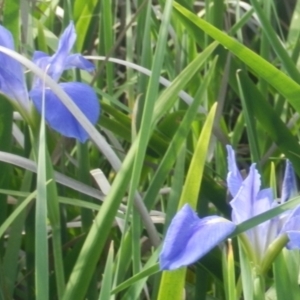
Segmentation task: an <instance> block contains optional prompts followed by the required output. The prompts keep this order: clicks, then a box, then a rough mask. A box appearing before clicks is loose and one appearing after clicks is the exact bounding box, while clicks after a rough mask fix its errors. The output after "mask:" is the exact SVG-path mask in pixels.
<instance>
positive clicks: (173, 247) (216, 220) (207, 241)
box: [159, 204, 236, 270]
mask: <svg viewBox="0 0 300 300" xmlns="http://www.w3.org/2000/svg"><path fill="white" fill-rule="evenodd" d="M235 228H236V225H235V224H233V223H232V222H230V221H228V220H226V219H224V218H221V217H218V216H211V217H206V218H203V219H200V218H198V216H197V215H196V213H195V212H194V211H193V210H192V208H191V207H190V206H189V205H188V204H185V205H184V206H183V207H182V209H181V210H180V211H179V212H178V213H177V214H176V215H175V217H174V218H173V220H172V222H171V224H170V226H169V229H168V231H167V234H166V237H165V240H164V242H163V247H162V251H161V253H160V256H159V263H160V268H161V269H162V270H174V269H178V268H180V267H183V266H187V265H190V264H192V263H194V262H195V261H197V260H198V259H199V258H201V257H202V256H204V255H205V254H206V253H208V252H209V251H210V250H211V249H212V248H214V247H215V246H217V245H218V244H219V243H220V242H222V241H223V240H224V239H225V238H226V237H228V236H229V235H230V234H231V233H232V232H233V231H234V230H235Z"/></svg>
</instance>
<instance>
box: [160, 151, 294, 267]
mask: <svg viewBox="0 0 300 300" xmlns="http://www.w3.org/2000/svg"><path fill="white" fill-rule="evenodd" d="M227 151H228V169H229V172H228V176H227V184H228V189H229V192H230V193H231V195H232V197H233V199H232V200H231V202H230V205H231V207H232V216H231V217H232V222H231V221H228V220H226V219H224V218H222V217H219V216H210V217H206V218H199V217H198V216H197V215H196V213H195V212H194V211H193V210H192V208H191V207H190V206H189V205H188V204H185V205H184V206H183V207H182V208H181V210H180V211H179V212H177V214H176V215H175V217H174V218H173V220H172V222H171V224H170V226H169V228H168V231H167V234H166V237H165V240H164V242H163V245H162V251H161V253H160V256H159V263H160V268H161V269H162V270H174V269H177V268H180V267H183V266H187V265H190V264H192V263H194V262H195V261H197V260H198V259H200V258H201V257H202V256H204V255H205V254H206V253H208V252H209V251H210V250H211V249H212V248H214V247H215V246H217V245H218V244H219V243H221V242H222V241H224V240H225V239H226V238H227V237H228V236H229V235H230V234H231V233H233V231H234V230H235V228H236V225H237V224H240V223H242V222H244V221H246V220H248V219H251V218H252V217H254V216H256V215H258V214H261V213H263V212H266V211H267V210H269V209H271V208H273V207H275V206H276V205H278V203H277V201H274V199H273V196H272V191H271V189H269V188H268V189H262V190H260V185H261V181H260V175H259V174H258V172H257V170H256V168H255V164H252V165H251V167H250V170H249V174H248V176H247V177H246V179H243V178H242V176H241V173H240V171H239V170H238V167H237V165H236V161H235V154H234V151H233V149H232V148H231V146H227ZM295 194H296V181H295V175H294V170H293V167H292V165H291V163H290V162H289V161H287V164H286V169H285V176H284V180H283V186H282V197H281V202H284V201H286V200H287V199H288V198H290V197H291V196H294V195H295ZM282 234H286V235H287V236H288V239H289V241H288V243H287V245H286V247H287V248H288V249H295V248H297V249H300V206H298V207H296V208H295V209H294V210H291V211H286V212H284V213H283V214H281V215H280V216H278V217H275V218H273V219H271V220H268V221H266V222H264V223H262V224H260V225H258V226H256V227H255V228H252V229H250V230H248V231H247V232H246V237H247V238H248V240H249V245H251V246H252V247H253V252H254V253H255V256H256V259H257V261H258V262H261V260H262V258H263V256H264V254H265V253H266V251H267V249H268V246H269V245H270V244H271V243H272V242H273V241H274V240H275V239H276V238H277V237H279V236H281V235H282Z"/></svg>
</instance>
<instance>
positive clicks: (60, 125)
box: [30, 82, 100, 143]
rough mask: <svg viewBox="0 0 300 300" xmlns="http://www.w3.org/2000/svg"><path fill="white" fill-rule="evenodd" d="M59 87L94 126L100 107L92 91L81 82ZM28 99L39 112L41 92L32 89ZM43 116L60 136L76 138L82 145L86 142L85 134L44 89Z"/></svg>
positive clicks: (65, 110) (52, 95) (75, 120)
mask: <svg viewBox="0 0 300 300" xmlns="http://www.w3.org/2000/svg"><path fill="white" fill-rule="evenodd" d="M60 86H61V88H62V89H63V90H64V91H65V92H66V93H67V94H68V95H69V96H70V98H71V99H72V100H73V101H74V103H75V104H76V105H77V106H78V108H79V109H80V110H81V111H82V112H83V113H84V114H85V116H86V117H87V118H88V119H89V121H90V122H91V123H92V124H95V123H96V122H97V120H98V117H99V113H100V106H99V102H98V99H97V96H96V94H95V92H94V90H93V89H92V88H91V87H90V86H89V85H86V84H84V83H81V82H69V83H61V84H60ZM30 97H31V99H32V101H33V103H34V105H35V107H36V108H37V110H38V111H39V112H41V108H42V97H43V90H42V89H41V88H35V89H33V90H32V91H31V92H30ZM45 114H46V116H45V118H46V121H47V123H48V124H49V126H50V127H51V128H53V129H54V130H56V131H58V132H59V133H61V134H62V135H64V136H67V137H73V138H76V139H78V140H79V141H80V142H82V143H83V142H85V141H86V140H87V138H88V134H87V132H86V131H85V130H84V129H83V127H82V126H81V125H80V124H79V122H78V121H77V119H76V118H75V117H74V116H73V115H72V114H71V113H70V112H69V110H68V109H67V108H66V107H65V106H64V104H63V103H62V102H61V101H60V100H59V98H58V97H57V96H56V95H55V94H54V93H53V92H52V90H50V89H49V88H46V89H45Z"/></svg>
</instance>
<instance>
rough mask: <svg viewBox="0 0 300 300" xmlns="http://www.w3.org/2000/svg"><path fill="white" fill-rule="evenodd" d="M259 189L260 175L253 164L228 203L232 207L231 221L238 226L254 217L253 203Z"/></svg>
mask: <svg viewBox="0 0 300 300" xmlns="http://www.w3.org/2000/svg"><path fill="white" fill-rule="evenodd" d="M259 188H260V175H259V174H258V172H257V170H256V169H255V164H252V165H251V166H250V170H249V174H248V176H247V178H246V179H245V180H244V181H243V183H242V186H241V187H240V190H239V192H238V193H237V195H236V196H235V197H234V198H233V199H232V200H231V201H230V205H231V207H232V215H231V216H232V221H233V222H234V223H236V224H239V223H241V222H243V221H246V220H248V219H250V218H252V217H253V216H254V211H253V207H254V203H255V201H256V200H257V195H258V192H259Z"/></svg>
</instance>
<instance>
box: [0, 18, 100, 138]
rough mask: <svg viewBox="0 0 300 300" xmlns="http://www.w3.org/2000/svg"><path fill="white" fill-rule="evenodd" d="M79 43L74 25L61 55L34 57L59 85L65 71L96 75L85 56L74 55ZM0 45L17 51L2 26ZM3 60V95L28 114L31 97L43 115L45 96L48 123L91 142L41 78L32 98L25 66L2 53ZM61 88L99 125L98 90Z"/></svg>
mask: <svg viewBox="0 0 300 300" xmlns="http://www.w3.org/2000/svg"><path fill="white" fill-rule="evenodd" d="M75 40H76V33H75V28H74V24H73V22H71V23H70V24H69V26H68V27H67V28H66V29H65V31H64V33H63V34H62V36H61V38H60V40H59V44H58V49H57V51H56V52H55V53H54V54H53V55H52V56H49V55H47V54H46V53H44V52H41V51H36V52H35V53H34V55H33V62H34V63H35V64H36V65H37V66H38V67H40V68H41V69H42V70H44V71H45V72H46V73H47V74H48V75H49V76H50V77H52V79H54V80H56V81H58V80H59V78H60V76H61V75H62V73H63V71H64V70H68V69H70V68H74V67H75V68H80V69H83V70H86V71H88V72H91V71H93V70H94V66H93V64H92V63H91V62H89V61H88V60H86V59H85V58H84V57H83V56H82V55H81V54H70V51H71V49H72V47H73V45H74V43H75ZM0 45H1V46H4V47H7V48H9V49H12V50H14V43H13V39H12V35H11V33H10V32H9V31H8V30H7V29H5V28H4V27H2V26H0ZM0 59H1V65H0V91H1V92H2V93H3V94H5V95H6V96H7V97H8V98H10V99H11V100H12V101H17V102H18V103H19V104H20V105H22V106H23V107H25V108H26V110H27V111H29V104H30V101H29V97H30V98H31V100H32V102H33V103H34V105H35V107H36V108H37V110H38V111H39V112H41V108H42V99H43V96H45V119H46V121H47V123H48V125H49V126H50V127H51V128H53V129H54V130H56V131H58V132H59V133H61V134H62V135H64V136H67V137H73V138H76V139H78V140H79V141H80V142H85V141H86V140H87V138H88V133H87V132H86V131H85V130H84V129H83V127H82V126H81V125H80V124H79V122H78V121H77V119H76V118H75V117H74V116H73V115H72V114H71V113H70V112H69V110H68V109H67V108H66V107H65V106H64V105H63V104H62V102H61V101H60V100H59V98H58V97H57V96H56V95H55V94H54V93H53V92H52V90H51V89H50V88H48V87H47V86H45V84H44V83H43V82H42V80H41V79H40V78H37V77H35V78H34V80H33V86H32V89H31V91H30V93H29V97H28V92H27V88H26V84H25V78H24V74H23V70H22V66H21V64H20V63H19V62H17V61H16V60H14V59H12V58H10V57H9V56H7V55H5V54H2V53H0ZM59 85H60V87H61V88H62V89H63V90H64V91H65V93H66V94H68V96H69V97H70V98H71V99H72V100H73V101H74V103H75V104H76V105H77V106H78V108H79V109H80V110H81V111H82V112H83V114H84V115H85V116H86V117H87V118H88V119H89V121H90V122H91V123H92V124H95V123H96V122H97V120H98V118H99V113H100V106H99V102H98V99H97V95H96V94H95V92H94V90H93V89H92V88H91V87H90V86H89V85H87V84H84V83H81V82H68V83H60V84H59Z"/></svg>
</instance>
